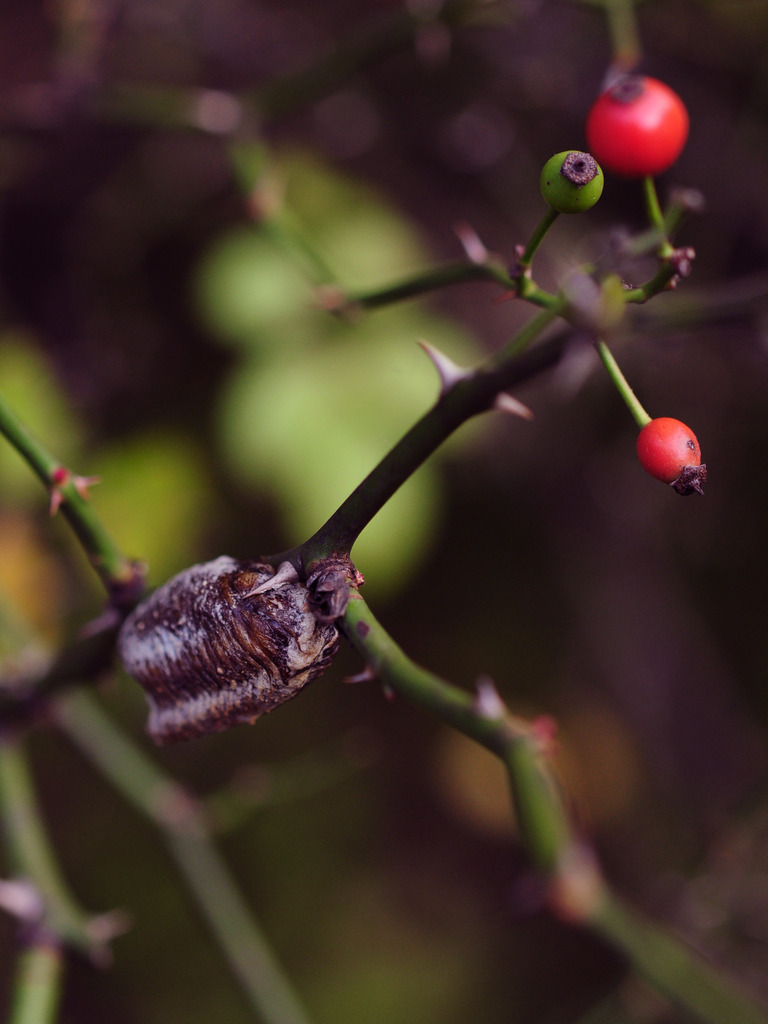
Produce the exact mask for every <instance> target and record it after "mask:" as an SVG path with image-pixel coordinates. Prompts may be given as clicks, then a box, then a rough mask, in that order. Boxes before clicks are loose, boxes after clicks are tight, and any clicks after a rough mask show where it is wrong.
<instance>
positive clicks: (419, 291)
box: [321, 260, 514, 313]
mask: <svg viewBox="0 0 768 1024" xmlns="http://www.w3.org/2000/svg"><path fill="white" fill-rule="evenodd" d="M468 281H494V282H496V283H497V284H500V285H501V286H502V287H504V288H512V287H513V285H514V282H513V281H512V279H511V277H510V276H509V274H508V273H507V270H506V268H505V267H504V266H503V265H502V264H501V263H499V262H497V261H491V260H488V261H487V262H483V263H471V262H467V261H457V262H455V263H445V264H443V265H442V266H439V267H433V268H430V269H428V270H425V271H423V272H422V273H419V274H414V275H413V276H412V277H409V278H407V279H405V280H403V281H398V282H396V283H395V284H391V285H387V286H386V287H384V288H377V289H374V290H371V291H368V292H361V293H360V294H357V295H355V294H352V295H344V294H343V293H342V292H338V294H334V291H333V290H332V289H331V290H330V292H329V294H328V297H327V300H325V299H324V298H323V297H321V304H323V305H325V306H326V307H327V308H328V309H329V310H330V311H331V312H334V313H336V312H338V313H345V312H349V311H354V310H355V309H377V308H378V307H379V306H387V305H390V304H391V303H393V302H401V301H402V300H404V299H413V298H416V297H418V296H419V295H426V294H428V293H429V292H433V291H437V290H438V289H440V288H447V287H449V286H450V285H454V284H461V283H463V282H468Z"/></svg>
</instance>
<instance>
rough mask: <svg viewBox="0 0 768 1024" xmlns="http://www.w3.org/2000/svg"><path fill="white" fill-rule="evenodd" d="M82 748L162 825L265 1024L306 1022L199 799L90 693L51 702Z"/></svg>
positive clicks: (131, 800)
mask: <svg viewBox="0 0 768 1024" xmlns="http://www.w3.org/2000/svg"><path fill="white" fill-rule="evenodd" d="M56 715H57V718H58V721H59V723H60V725H61V726H62V728H63V729H64V731H65V732H66V733H67V734H68V735H69V737H70V738H71V739H72V740H73V742H74V743H75V744H76V745H77V747H78V748H79V749H80V750H81V752H82V753H83V754H84V755H85V756H86V757H87V758H88V759H89V760H90V761H92V762H93V763H94V765H95V766H96V767H97V768H98V769H99V771H100V772H101V773H102V774H103V775H104V776H105V777H106V778H107V779H108V780H109V781H110V782H111V783H112V785H113V786H114V787H115V788H116V789H117V790H118V791H119V792H120V793H122V795H123V797H124V798H125V799H126V800H127V801H128V802H129V803H130V804H132V805H133V806H134V807H135V808H136V809H137V810H138V811H139V812H140V813H141V814H143V815H144V816H145V817H146V818H148V819H150V820H151V821H152V822H154V824H155V825H156V826H157V827H158V828H159V829H160V831H161V832H162V835H163V837H164V839H165V841H166V844H167V846H168V850H169V852H170V854H171V856H172V858H173V860H174V861H175V863H176V865H177V867H178V868H179V870H180V871H181V873H182V875H183V876H184V878H185V879H186V882H187V886H188V887H189V891H190V893H191V894H192V896H193V898H194V900H195V902H196V903H197V905H198V908H199V909H200V911H201V913H202V915H203V917H204V918H205V920H206V922H207V924H208V927H209V928H210V930H211V932H212V933H213V935H214V937H215V939H216V941H217V943H218V945H219V948H220V949H221V951H222V953H223V955H224V957H225V959H226V960H227V962H228V963H229V966H230V968H231V970H232V972H233V974H234V975H235V977H236V978H237V979H238V981H239V984H240V986H241V988H242V990H243V992H244V993H245V994H246V996H247V997H248V999H249V1000H250V1003H251V1005H252V1007H253V1009H254V1011H255V1012H256V1013H257V1014H259V1015H260V1017H261V1019H263V1021H264V1022H265V1024H309V1017H308V1015H307V1013H306V1011H305V1010H304V1008H303V1006H302V1005H301V1002H300V1000H299V998H298V996H297V995H296V993H295V992H294V990H293V987H292V985H291V983H290V981H289V979H288V978H287V976H286V975H285V973H284V972H283V969H282V967H280V965H279V964H278V962H277V960H276V958H275V956H274V954H273V952H272V950H271V948H270V946H269V942H268V940H267V938H266V937H265V936H264V934H263V933H262V931H261V928H260V927H259V925H258V923H257V922H256V920H255V918H254V917H253V915H252V914H251V913H250V911H249V910H248V909H247V907H246V904H245V900H244V897H243V895H242V893H241V892H240V891H239V890H238V887H237V884H236V882H235V881H234V879H233V877H232V875H231V873H230V871H229V869H228V867H227V865H226V864H225V862H224V860H223V858H222V857H221V854H220V853H219V851H218V849H217V847H216V845H215V843H214V842H213V839H212V837H211V834H210V827H209V825H208V821H207V818H206V815H205V813H204V811H203V809H202V807H201V806H200V805H199V804H198V802H197V801H196V800H195V799H194V798H193V797H191V796H190V795H189V794H188V793H187V792H186V791H185V790H184V789H183V788H182V787H181V786H180V785H179V784H178V783H177V782H176V781H175V780H174V779H172V778H171V777H169V776H168V775H166V774H165V773H164V772H163V771H162V770H161V769H160V768H158V767H157V765H156V764H155V763H154V761H152V760H151V758H149V757H147V756H146V755H145V754H144V753H143V751H142V750H141V749H140V748H139V747H138V746H137V745H136V744H134V743H133V742H132V741H131V740H130V739H129V738H128V736H127V735H126V734H125V733H124V732H122V731H121V730H120V729H118V728H117V727H116V726H115V725H114V724H113V723H112V721H111V720H110V719H109V717H108V716H107V715H106V714H105V713H104V712H103V711H102V710H101V708H100V707H99V706H98V704H97V702H96V701H95V700H93V699H92V698H91V697H90V696H89V695H88V694H86V693H84V692H79V693H76V694H73V695H71V696H69V697H67V698H65V699H62V700H61V701H59V702H58V704H57V705H56Z"/></svg>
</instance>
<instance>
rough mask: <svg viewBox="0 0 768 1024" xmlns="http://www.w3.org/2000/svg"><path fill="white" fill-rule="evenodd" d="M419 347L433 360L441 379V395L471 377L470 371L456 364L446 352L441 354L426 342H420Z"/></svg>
mask: <svg viewBox="0 0 768 1024" xmlns="http://www.w3.org/2000/svg"><path fill="white" fill-rule="evenodd" d="M419 345H420V346H421V347H422V349H423V350H424V351H425V352H426V354H427V355H428V356H429V358H430V359H431V360H432V362H433V364H434V366H435V369H436V370H437V372H438V375H439V377H440V394H441V395H444V394H445V393H446V392H447V391H450V390H451V388H452V387H453V386H454V385H455V384H458V383H459V381H462V380H466V379H467V378H468V377H469V376H470V373H471V371H470V370H467V369H465V368H464V367H463V366H459V364H458V363H454V361H453V360H452V359H451V358H450V357H449V356H447V355H446V354H445V353H444V352H441V351H440V349H437V348H435V347H434V345H430V344H429V342H426V341H420V342H419Z"/></svg>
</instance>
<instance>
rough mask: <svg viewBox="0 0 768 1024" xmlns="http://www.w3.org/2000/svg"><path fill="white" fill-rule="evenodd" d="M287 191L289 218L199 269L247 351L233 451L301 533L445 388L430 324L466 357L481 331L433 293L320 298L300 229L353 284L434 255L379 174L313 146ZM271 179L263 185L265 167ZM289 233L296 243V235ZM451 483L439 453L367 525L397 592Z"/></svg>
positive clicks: (367, 552)
mask: <svg viewBox="0 0 768 1024" xmlns="http://www.w3.org/2000/svg"><path fill="white" fill-rule="evenodd" d="M270 173H271V176H272V187H276V186H275V184H274V182H275V181H279V182H280V183H281V188H280V190H281V191H284V206H282V207H281V209H280V212H279V214H278V215H277V217H276V224H275V225H273V224H271V223H270V222H268V223H267V224H266V225H265V226H264V227H258V226H253V227H243V226H238V227H236V228H235V229H233V230H232V231H231V232H228V233H227V234H226V235H225V236H224V237H223V238H219V239H217V240H216V241H215V242H214V244H213V246H212V247H211V249H210V250H209V252H208V253H207V254H206V255H205V256H204V258H203V262H202V265H201V267H200V271H199V277H198V295H199V303H200V307H201V309H202V311H203V314H204V316H205V318H206V321H207V323H208V325H209V326H210V328H211V329H212V330H213V331H214V332H215V333H216V334H217V335H218V336H219V337H220V338H222V340H224V341H225V342H226V343H228V344H232V345H234V346H236V348H237V350H238V353H239V358H238V359H237V361H236V363H235V366H234V367H233V368H232V369H231V370H230V373H229V379H228V381H227V382H226V383H225V385H224V388H223V393H222V397H221V399H220V405H219V419H218V422H219V429H220V431H221V445H222V447H221V451H222V456H223V459H224V464H225V465H226V466H228V467H229V469H230V471H231V472H232V473H233V475H234V477H235V479H237V480H238V482H239V483H240V484H241V485H242V484H248V485H249V486H250V487H252V488H253V489H254V490H255V491H257V492H259V493H260V494H262V495H269V496H270V497H272V498H274V500H275V501H276V503H277V505H278V507H279V509H280V513H281V519H282V521H283V523H284V524H285V527H286V528H287V531H288V536H289V537H292V538H293V542H294V543H296V542H299V541H301V540H305V539H306V538H307V537H309V536H310V535H311V534H312V533H314V531H315V530H316V529H317V528H318V527H319V526H320V525H321V524H322V523H323V522H324V521H325V519H327V518H328V516H329V515H330V514H331V512H332V511H333V510H334V509H335V508H336V507H337V506H338V505H339V504H340V503H341V502H342V500H343V499H344V498H345V497H346V496H347V495H348V494H349V493H350V492H351V491H352V490H353V489H354V487H356V486H357V484H358V483H359V482H360V481H361V480H362V479H363V477H364V476H365V475H366V474H367V473H368V472H369V471H370V470H371V469H372V468H373V466H374V465H375V464H376V463H377V462H378V460H379V459H380V458H381V457H382V456H383V455H384V453H385V452H386V450H387V448H388V447H389V446H390V445H391V444H392V443H394V441H396V440H397V439H398V437H399V436H400V435H401V434H402V433H403V432H404V431H405V430H406V429H407V427H408V426H409V425H410V424H411V423H412V422H413V421H414V420H415V419H417V418H418V416H420V415H421V414H422V412H423V411H424V410H425V409H426V408H427V407H428V406H429V404H430V402H431V401H432V400H433V399H434V396H435V395H436V390H437V389H436V384H437V377H436V374H435V371H434V368H433V367H432V366H431V364H430V363H429V361H428V360H427V359H426V358H425V356H424V355H423V353H422V352H420V351H419V349H418V348H417V347H416V345H415V342H416V341H418V340H421V339H425V340H428V341H429V343H430V344H432V345H435V346H437V347H438V348H439V349H441V350H443V351H445V352H446V353H447V354H448V355H450V356H451V358H453V359H454V360H456V361H457V362H462V361H467V362H469V361H471V360H472V359H473V354H472V345H471V343H470V340H469V338H468V336H467V334H466V333H465V332H464V331H462V330H460V329H459V328H458V326H457V325H456V324H454V323H452V322H450V321H449V320H447V319H446V318H445V317H440V316H437V315H436V314H435V313H433V312H430V311H429V310H428V309H426V308H425V307H424V306H423V304H417V303H410V304H405V305H400V306H395V307H393V308H390V309H386V310H383V311H381V312H380V313H378V314H377V315H376V316H373V317H362V316H360V317H357V316H355V315H354V314H353V315H352V316H351V320H347V319H340V318H337V317H333V316H329V315H328V313H327V312H325V311H324V310H322V309H321V308H320V303H319V293H314V294H315V296H316V298H315V301H314V302H313V291H312V289H311V287H310V281H309V280H308V276H307V274H306V273H303V272H302V270H301V265H300V264H298V263H297V261H296V259H295V258H294V255H293V253H291V252H289V251H287V250H286V244H287V243H286V238H285V236H284V235H283V234H282V233H281V230H280V224H281V223H282V222H285V221H287V222H289V223H290V224H291V231H290V234H289V235H288V236H287V239H288V240H293V241H295V239H296V238H299V239H301V241H302V243H303V247H304V250H303V251H304V252H306V253H309V254H311V255H316V258H315V261H314V262H315V264H316V265H317V266H321V267H324V268H328V271H329V272H330V273H332V274H333V278H332V279H333V280H334V281H335V282H338V283H339V285H340V286H341V287H343V288H344V289H345V290H346V291H348V292H349V293H351V294H354V293H355V291H356V290H359V289H362V288H364V287H366V286H368V287H370V286H371V285H373V284H380V283H381V282H388V281H391V280H397V279H399V278H401V277H403V276H404V275H405V274H406V273H407V272H408V270H413V269H416V268H419V267H421V266H424V265H425V264H426V263H427V261H428V255H427V252H426V250H425V249H424V247H423V246H421V245H420V244H419V242H418V239H417V236H416V233H415V231H414V230H413V229H412V228H411V227H410V226H409V225H408V223H407V222H406V221H405V220H404V219H403V218H402V217H401V216H399V215H398V214H397V213H396V211H395V210H394V209H393V208H392V207H390V206H388V205H387V204H385V202H384V201H383V199H382V198H381V197H380V196H379V195H377V194H376V193H375V192H374V191H373V190H372V189H370V188H368V187H365V186H363V185H362V184H361V183H359V182H356V181H353V180H351V179H350V178H348V177H347V176H344V175H341V174H339V173H337V172H334V171H333V170H332V169H331V168H329V167H327V166H325V167H324V166H322V164H320V162H319V161H318V160H317V159H316V158H315V157H313V156H312V155H311V154H305V153H298V152H292V153H289V154H287V155H286V156H285V157H284V158H282V159H280V160H279V161H277V160H276V161H275V162H274V165H273V166H272V168H271V172H270ZM256 188H259V184H258V183H257V185H256ZM281 242H282V243H283V244H281ZM439 508H440V484H439V476H438V471H437V468H436V465H435V464H434V463H433V462H430V464H429V465H428V466H427V467H425V468H423V469H422V470H421V471H420V472H419V473H418V474H417V475H416V476H414V477H413V478H411V479H410V480H409V481H408V482H407V484H406V485H405V486H404V487H402V488H401V489H400V491H399V492H398V493H397V495H395V497H394V498H393V499H392V501H390V502H389V504H388V505H387V506H386V508H384V509H383V510H382V511H381V512H380V513H379V515H378V516H377V517H376V519H375V521H374V523H373V524H372V525H371V527H370V528H368V529H366V531H365V533H364V535H363V537H362V538H361V541H360V543H359V544H358V545H357V546H356V548H355V551H354V557H355V558H356V559H357V561H358V563H359V565H360V567H361V568H362V569H363V571H364V573H366V574H368V575H369V576H370V577H371V578H372V579H373V580H375V582H376V587H377V589H380V591H381V592H382V593H383V592H385V591H390V592H391V591H392V590H393V589H394V588H396V587H397V586H402V585H403V584H404V583H405V582H407V580H408V577H409V574H411V573H413V572H415V571H417V569H418V566H419V564H420V561H421V560H422V559H423V558H425V557H426V556H427V554H428V553H429V548H430V538H431V537H434V536H435V532H436V523H437V517H438V512H439Z"/></svg>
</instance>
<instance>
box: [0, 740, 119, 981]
mask: <svg viewBox="0 0 768 1024" xmlns="http://www.w3.org/2000/svg"><path fill="white" fill-rule="evenodd" d="M0 827H1V828H2V831H3V833H4V837H5V845H6V847H7V850H8V859H9V862H10V865H11V869H12V871H13V872H14V874H15V875H16V876H17V877H18V878H20V879H24V880H25V881H27V882H29V883H30V884H31V885H32V886H33V887H34V892H35V893H36V894H37V896H38V898H39V901H40V908H39V916H38V917H37V919H35V920H30V921H28V922H26V923H28V924H29V925H30V926H31V927H32V933H33V934H34V933H35V932H37V933H38V934H40V935H41V936H45V935H48V936H50V937H53V940H54V944H55V942H56V941H58V942H61V943H63V944H68V945H70V946H73V947H75V948H77V949H80V950H81V951H83V952H85V953H87V954H88V955H89V956H90V957H91V958H92V959H95V960H97V961H102V962H103V961H104V959H105V957H106V955H107V948H106V945H105V942H104V941H103V939H102V938H101V937H99V936H98V935H96V934H94V928H93V922H94V921H95V920H96V921H97V920H99V919H94V918H93V917H92V916H91V915H88V914H87V913H86V912H85V911H84V910H82V909H81V908H80V906H79V905H78V903H77V901H76V900H75V898H74V896H72V894H71V893H70V891H69V888H68V886H67V883H66V882H65V881H64V878H63V877H62V874H61V872H60V870H59V866H58V863H57V861H56V859H55V856H54V853H53V848H52V846H51V843H50V840H49V839H48V835H47V833H46V831H45V826H44V825H43V820H42V816H41V814H40V810H39V808H38V806H37V800H36V798H35V791H34V785H33V782H32V777H31V773H30V770H29V766H28V764H27V758H26V755H25V753H24V750H23V748H22V745H21V741H20V740H18V739H15V738H12V737H11V736H9V735H6V736H4V737H3V738H2V739H1V740H0Z"/></svg>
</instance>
